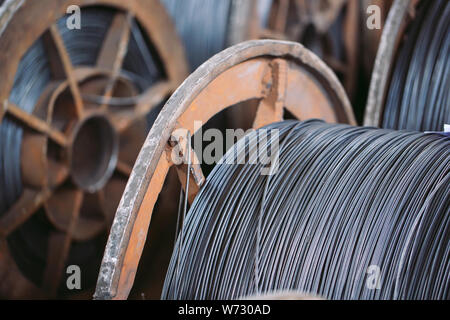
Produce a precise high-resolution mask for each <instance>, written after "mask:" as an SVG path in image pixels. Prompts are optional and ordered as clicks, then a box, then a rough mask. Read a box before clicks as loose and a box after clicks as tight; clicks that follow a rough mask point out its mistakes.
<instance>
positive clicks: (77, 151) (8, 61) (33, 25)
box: [0, 0, 188, 298]
mask: <svg viewBox="0 0 450 320" xmlns="http://www.w3.org/2000/svg"><path fill="white" fill-rule="evenodd" d="M71 5H77V6H79V7H81V23H82V28H81V30H75V31H73V32H83V26H84V25H83V14H84V12H88V11H89V10H94V9H93V8H96V9H95V10H97V9H98V10H107V11H108V14H109V15H110V18H111V21H110V24H109V26H108V28H107V30H106V31H105V33H104V39H103V41H100V42H99V43H98V46H99V51H98V55H97V59H96V61H94V63H93V64H92V65H83V64H82V63H80V62H77V61H73V58H74V56H71V52H72V51H71V50H73V49H74V48H73V47H74V46H75V44H74V43H70V42H67V41H66V40H67V38H66V33H67V32H71V31H68V30H65V29H63V28H64V26H65V18H64V16H65V14H66V10H67V8H68V7H69V6H71ZM93 6H95V7H93ZM85 10H86V11H85ZM0 12H1V15H0V70H1V74H2V81H1V84H0V101H1V108H0V129H3V128H2V126H14V128H15V130H17V132H20V135H21V139H20V141H19V145H18V146H14V147H15V148H18V150H19V152H20V159H19V160H18V161H19V163H17V165H18V166H19V175H20V182H21V186H19V188H18V191H19V192H18V194H17V195H16V197H15V201H13V203H6V208H5V211H4V212H0V279H1V281H0V296H1V297H7V298H36V297H40V298H44V297H56V296H62V295H66V294H68V292H67V291H65V288H64V286H65V285H61V283H64V284H65V279H63V278H64V275H65V268H64V267H65V266H66V265H67V264H81V265H82V266H81V269H82V272H83V273H84V275H83V278H82V289H88V285H89V281H91V282H90V285H91V288H92V285H93V284H94V283H95V277H96V274H97V270H98V269H97V268H98V263H99V262H100V259H101V254H102V249H103V247H104V243H105V242H104V241H105V240H106V235H107V231H108V229H109V226H110V223H111V221H112V220H113V217H114V213H115V210H116V207H117V205H118V202H119V200H120V197H121V196H122V192H123V189H124V188H125V184H126V181H127V179H128V176H129V174H130V173H131V169H132V166H133V164H134V160H135V159H136V157H137V153H138V152H139V149H140V147H141V145H142V143H143V141H144V139H145V135H146V134H147V132H148V123H147V120H146V118H145V117H146V115H147V114H148V113H149V112H150V111H152V110H153V109H154V108H156V107H158V106H160V105H161V104H162V102H163V101H164V99H166V97H167V96H168V95H170V93H171V92H172V91H173V90H174V89H175V88H176V87H177V86H178V84H179V83H181V81H182V80H183V79H184V77H185V76H186V74H187V69H188V68H187V63H186V61H185V58H184V50H183V47H182V44H181V42H180V41H179V40H178V37H177V35H176V32H175V28H174V27H173V26H172V24H171V23H170V19H169V17H168V16H167V13H166V12H165V9H164V7H163V6H162V5H161V4H160V3H159V1H157V0H147V1H140V0H131V1H125V2H124V1H119V0H96V1H91V0H42V1H32V0H7V1H5V2H4V3H3V5H2V7H1V11H0ZM89 12H90V11H89ZM85 14H87V13H85ZM100 18H101V17H100ZM100 18H99V20H100ZM100 31H101V30H99V29H94V34H95V33H96V32H100ZM137 37H139V39H140V40H142V41H143V42H142V43H145V45H146V48H145V50H146V51H145V52H147V53H149V54H150V56H151V57H152V58H153V59H155V61H154V63H155V65H157V68H158V72H159V73H158V74H159V77H158V78H157V79H156V81H153V82H151V83H147V85H148V87H144V88H142V87H141V86H140V85H139V84H138V83H136V81H133V78H132V77H130V75H131V73H130V72H129V71H130V69H131V70H132V71H135V70H133V66H129V64H133V61H134V58H135V56H134V57H133V56H131V57H130V56H129V55H132V54H133V48H130V46H133V45H134V46H136V45H137V44H138V42H137V40H136V39H137ZM91 40H92V39H91ZM37 43H38V46H39V47H42V48H44V49H45V53H46V56H47V59H48V66H49V70H48V74H49V82H48V83H47V84H46V86H45V87H44V88H43V90H42V92H40V96H39V98H38V99H37V101H36V103H35V104H34V105H30V106H28V109H26V108H25V109H24V108H23V107H22V106H21V105H19V104H16V103H14V101H12V100H13V99H12V96H11V92H12V91H13V89H14V88H15V84H16V81H17V79H16V73H17V72H18V70H19V69H20V68H21V67H22V66H23V65H21V63H22V59H23V58H24V57H25V56H27V54H29V53H30V50H34V49H35V48H36V47H37V45H36V44H37ZM77 44H80V43H79V42H77ZM81 44H82V43H81ZM91 44H92V41H91ZM75 49H76V50H79V51H80V52H81V54H83V50H85V51H86V50H88V49H86V47H84V48H83V47H78V48H75ZM142 52H143V51H139V53H141V54H142ZM82 60H83V59H81V61H82ZM38 70H39V69H38ZM142 71H145V70H142ZM46 72H47V71H46ZM145 72H147V71H145ZM138 73H139V72H138ZM27 76H30V77H31V76H33V75H31V74H28V75H27ZM42 77H44V74H42ZM136 79H138V77H137V78H136ZM14 90H15V89H14ZM27 94H29V92H27V91H23V92H17V90H15V95H14V97H16V98H17V97H19V98H20V97H21V96H26V95H27ZM18 100H19V101H20V99H18ZM2 132H3V131H2ZM7 143H12V142H7ZM5 150H6V151H5ZM9 150H10V149H8V145H6V147H5V148H4V149H0V152H5V154H4V155H6V153H7V152H9ZM4 165H5V164H3V163H2V166H4ZM11 170H12V169H11ZM4 173H5V172H4V171H2V174H4ZM2 177H3V176H2ZM7 188H9V186H7V187H5V190H0V193H2V194H6V192H7V191H8V192H9V191H10V190H9V189H8V190H6V189H7ZM11 188H12V187H11ZM2 189H3V187H2ZM0 200H1V199H0ZM42 226H44V229H40V227H42ZM42 230H44V231H42ZM41 231H42V232H41ZM28 237H30V238H28ZM41 244H42V245H41ZM96 261H97V264H96ZM83 266H86V268H85V269H83ZM88 271H91V274H93V277H92V276H91V278H90V279H89V277H88V276H87V274H88V273H89V272H88ZM92 280H94V281H92Z"/></svg>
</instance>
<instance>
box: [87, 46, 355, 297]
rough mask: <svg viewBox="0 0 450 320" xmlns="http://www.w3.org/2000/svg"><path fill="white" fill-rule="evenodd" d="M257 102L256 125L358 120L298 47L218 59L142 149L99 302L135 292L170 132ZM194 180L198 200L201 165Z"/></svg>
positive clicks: (166, 112) (163, 116) (320, 66)
mask: <svg viewBox="0 0 450 320" xmlns="http://www.w3.org/2000/svg"><path fill="white" fill-rule="evenodd" d="M251 99H258V100H259V107H258V111H257V114H256V118H255V121H254V127H255V128H259V127H261V126H264V125H266V124H269V123H272V122H276V121H280V120H282V119H283V113H284V112H283V111H284V110H287V111H289V112H290V114H292V115H293V116H294V117H295V118H297V119H302V120H306V119H310V118H320V119H324V120H326V121H328V122H341V123H349V124H355V119H354V116H353V113H352V109H351V106H350V103H349V101H348V98H347V96H346V94H345V92H344V90H343V88H342V86H341V85H340V83H339V82H338V80H337V78H336V76H335V75H334V74H333V73H332V71H331V70H330V69H329V68H328V67H327V66H326V65H325V64H324V63H323V62H322V61H321V60H320V59H319V58H317V57H316V56H315V55H314V54H312V53H311V52H310V51H308V50H307V49H305V48H304V47H303V46H302V45H300V44H297V43H291V42H284V41H274V40H258V41H248V42H244V43H241V44H238V45H236V46H233V47H231V48H229V49H226V50H224V51H222V52H221V53H219V54H217V55H215V56H214V57H212V58H211V59H210V60H208V61H207V62H205V63H204V64H203V65H202V66H201V67H199V68H198V69H197V70H196V71H195V72H194V73H193V74H192V75H191V76H190V77H189V78H188V79H187V80H185V82H184V83H183V84H182V85H181V86H180V87H179V88H178V89H177V91H176V92H175V93H174V94H173V95H172V97H171V98H170V99H169V100H168V102H167V103H166V105H165V107H164V108H163V110H162V112H161V113H160V114H159V116H158V119H157V120H156V122H155V124H154V126H153V127H152V129H151V131H150V133H149V135H148V137H147V140H146V142H145V144H144V146H143V148H142V149H141V153H140V154H139V157H138V160H137V162H136V164H135V166H134V169H133V172H132V174H131V175H130V179H129V181H128V184H127V187H126V190H125V192H124V195H123V197H122V200H121V202H120V205H119V208H118V210H117V212H116V216H115V219H114V222H113V225H112V229H111V233H110V236H109V240H108V244H107V246H106V249H105V254H104V257H103V262H102V266H101V269H100V273H99V278H98V282H97V288H96V294H95V297H96V298H97V299H126V298H127V297H128V295H129V292H130V290H131V288H132V286H133V282H134V278H135V275H136V272H137V268H138V264H139V260H140V257H141V253H142V249H143V245H144V243H145V239H146V236H147V233H148V228H149V224H150V220H151V216H152V211H153V208H154V206H155V203H156V201H157V199H158V195H159V193H160V192H161V189H162V188H163V184H164V181H165V179H166V175H167V172H168V170H169V168H170V167H172V166H173V163H172V162H171V160H169V159H170V152H171V147H173V145H172V146H171V145H169V143H168V142H169V139H171V138H172V133H173V132H174V131H175V130H176V129H184V130H185V131H186V130H187V131H189V132H190V133H191V135H192V136H193V135H194V134H195V132H194V121H201V122H202V123H203V124H204V123H206V122H207V121H208V120H209V119H211V118H212V117H213V116H214V115H215V114H217V113H219V112H220V111H222V110H224V109H226V108H228V107H230V106H233V105H236V104H237V103H240V102H243V101H248V100H251ZM196 129H198V128H196ZM177 132H178V130H177ZM181 138H182V137H181ZM177 141H178V142H180V141H181V139H178V140H177ZM184 153H185V154H191V155H193V156H194V154H193V151H192V150H186V149H184ZM184 167H185V166H184ZM184 167H183V165H181V166H177V171H178V172H179V173H180V174H179V176H180V177H183V176H184V177H186V174H187V173H186V171H185V170H186V168H184ZM189 179H190V180H189V181H190V182H189V183H190V188H189V195H188V197H189V199H190V200H192V199H193V198H194V197H195V194H196V192H197V191H198V190H199V188H200V187H201V183H202V181H203V179H204V177H203V174H202V171H201V168H200V167H199V166H194V167H192V170H191V173H190V175H189ZM180 181H181V182H182V181H183V179H180ZM182 185H183V182H182ZM174 198H176V197H175V196H174Z"/></svg>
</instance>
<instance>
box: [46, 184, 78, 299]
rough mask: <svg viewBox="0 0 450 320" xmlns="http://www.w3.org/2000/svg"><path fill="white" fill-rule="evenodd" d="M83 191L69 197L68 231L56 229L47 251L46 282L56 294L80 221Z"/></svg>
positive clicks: (49, 288) (48, 289) (49, 290)
mask: <svg viewBox="0 0 450 320" xmlns="http://www.w3.org/2000/svg"><path fill="white" fill-rule="evenodd" d="M82 201H83V193H82V192H81V191H75V192H73V193H72V196H71V197H70V199H67V202H66V205H67V207H66V208H67V210H69V209H72V210H71V212H70V222H69V227H68V230H67V232H66V233H63V232H59V231H55V232H53V233H52V234H51V235H50V238H49V242H48V251H47V266H46V269H45V272H44V283H45V285H46V289H47V291H48V292H49V293H50V294H51V295H54V294H56V291H57V290H58V285H59V283H60V281H61V277H62V275H63V269H64V264H65V262H66V260H67V256H68V254H69V250H70V244H71V242H72V234H73V232H74V230H75V227H76V225H77V222H78V217H79V215H80V209H81V204H82Z"/></svg>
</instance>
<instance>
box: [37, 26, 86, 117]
mask: <svg viewBox="0 0 450 320" xmlns="http://www.w3.org/2000/svg"><path fill="white" fill-rule="evenodd" d="M44 39H45V41H44V42H45V44H46V48H47V54H48V55H49V61H50V67H51V69H52V73H53V75H54V76H55V77H56V78H61V77H65V78H67V80H68V82H69V87H70V90H71V93H72V96H73V99H74V101H75V109H76V110H75V111H76V114H77V115H78V117H79V118H80V117H81V116H82V114H83V111H84V106H83V100H82V98H81V93H80V88H79V87H78V83H77V80H76V77H75V73H74V68H73V65H72V62H71V60H70V56H69V53H68V52H67V49H66V47H65V45H64V40H63V39H62V37H61V33H60V32H59V30H58V26H57V25H56V24H54V25H52V26H51V27H50V32H49V34H48V35H46V36H45V38H44Z"/></svg>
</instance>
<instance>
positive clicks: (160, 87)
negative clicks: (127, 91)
mask: <svg viewBox="0 0 450 320" xmlns="http://www.w3.org/2000/svg"><path fill="white" fill-rule="evenodd" d="M172 89H173V86H172V84H171V83H170V82H159V83H157V84H155V85H154V86H152V87H151V88H149V89H148V90H147V91H146V92H144V93H143V94H142V95H141V96H140V98H139V101H138V102H137V104H136V107H135V110H134V112H133V114H131V115H129V116H128V117H122V118H121V119H118V120H117V121H116V122H117V129H118V131H119V132H124V131H125V130H126V129H128V128H129V127H130V126H131V125H132V124H133V123H134V122H136V121H138V120H140V119H142V117H144V116H146V115H147V114H148V113H149V112H150V111H152V110H153V109H154V108H156V107H157V106H159V105H160V104H161V103H162V102H163V101H164V99H165V98H166V97H167V96H168V95H169V94H170V92H171V91H172Z"/></svg>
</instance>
